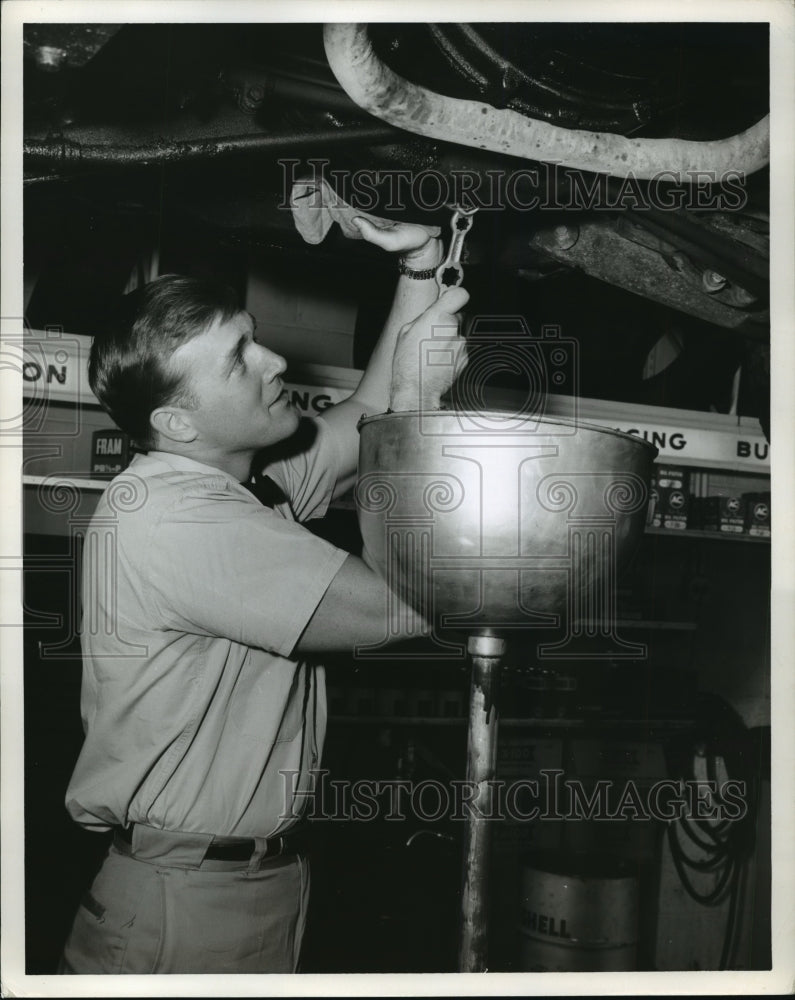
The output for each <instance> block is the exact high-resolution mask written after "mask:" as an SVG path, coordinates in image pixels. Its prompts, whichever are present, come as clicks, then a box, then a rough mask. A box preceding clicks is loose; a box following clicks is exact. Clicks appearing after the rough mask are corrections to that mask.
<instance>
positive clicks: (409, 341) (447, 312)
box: [389, 286, 469, 411]
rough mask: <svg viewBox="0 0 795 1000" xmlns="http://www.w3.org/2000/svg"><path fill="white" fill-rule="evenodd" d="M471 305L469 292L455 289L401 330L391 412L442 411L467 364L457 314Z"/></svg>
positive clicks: (393, 379) (397, 348)
mask: <svg viewBox="0 0 795 1000" xmlns="http://www.w3.org/2000/svg"><path fill="white" fill-rule="evenodd" d="M468 301H469V293H468V292H467V291H466V289H464V288H461V287H460V286H459V287H458V288H451V289H449V290H448V291H446V292H445V293H444V295H442V296H441V297H440V298H439V299H438V300H437V301H436V302H434V303H433V304H432V305H430V306H429V307H428V308H427V309H426V310H425V312H423V313H421V314H420V315H419V316H418V317H417V318H416V319H415V320H414V322H413V323H410V324H407V325H406V326H404V327H402V328H401V330H400V333H399V334H398V339H397V344H396V345H395V354H394V358H393V361H392V387H391V392H390V400H389V408H390V409H391V410H393V411H405V410H438V409H439V406H440V399H441V397H442V395H443V394H444V393H445V392H447V390H448V389H449V388H450V386H451V385H452V384H453V382H454V381H455V379H456V377H457V376H458V374H459V372H460V371H461V369H462V368H463V367H464V365H465V364H466V341H465V340H464V338H463V337H460V336H459V335H458V327H459V317H458V316H457V315H456V314H457V313H458V311H459V310H460V309H462V308H463V307H464V306H465V305H466V304H467V302H468ZM431 340H432V341H433V343H429V341H431ZM429 355H430V356H429ZM429 362H430V363H429Z"/></svg>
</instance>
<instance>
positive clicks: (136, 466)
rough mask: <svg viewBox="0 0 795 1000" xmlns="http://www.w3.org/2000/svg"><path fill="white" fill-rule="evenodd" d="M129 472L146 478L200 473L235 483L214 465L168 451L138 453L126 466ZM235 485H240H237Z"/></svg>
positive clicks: (233, 479) (232, 478) (227, 474)
mask: <svg viewBox="0 0 795 1000" xmlns="http://www.w3.org/2000/svg"><path fill="white" fill-rule="evenodd" d="M127 468H128V469H129V470H130V472H134V473H135V474H136V475H138V476H142V477H144V478H146V477H147V476H158V475H163V473H166V472H202V473H205V474H208V475H213V476H223V477H224V478H225V479H226V480H227V481H228V482H230V483H237V480H236V479H235V478H234V476H230V475H229V473H228V472H224V470H223V469H219V468H218V467H217V466H214V465H205V464H204V463H203V462H197V461H196V460H195V459H193V458H188V457H187V456H186V455H175V454H174V453H173V452H170V451H149V452H146V453H145V454H144V453H142V452H138V453H137V454H136V455H134V456H133V460H132V461H131V462H130V464H129V465H128V466H127ZM237 485H241V484H240V483H237Z"/></svg>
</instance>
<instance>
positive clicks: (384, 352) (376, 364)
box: [354, 239, 442, 413]
mask: <svg viewBox="0 0 795 1000" xmlns="http://www.w3.org/2000/svg"><path fill="white" fill-rule="evenodd" d="M405 258H406V262H407V264H408V266H409V267H411V268H412V270H417V271H422V270H425V269H427V268H435V267H437V266H438V265H439V264H440V263H441V261H442V243H441V240H439V239H431V240H429V242H428V243H427V244H426V245H425V246H424V247H423V248H422V249H421V250H417V251H413V252H412V253H411V254H406V255H405ZM438 291H439V289H438V286H437V284H436V282H435V280H434V279H433V278H426V279H417V278H409V277H407V276H405V275H401V276H400V278H399V279H398V283H397V288H396V289H395V297H394V299H393V300H392V308H391V309H390V311H389V315H388V316H387V319H386V322H385V323H384V328H383V331H382V332H381V336H380V337H379V339H378V342H377V344H376V346H375V348H374V350H373V353H372V355H371V356H370V361H369V362H368V364H367V368H366V370H365V373H364V375H363V376H362V379H361V382H360V383H359V386H358V388H357V389H356V392H355V394H354V395H355V396H356V399H357V402H358V403H359V404H360V405H361V406H362V407H363V408H365V409H366V410H367V411H368V412H369V413H384V412H385V411H386V410H387V408H388V406H389V396H390V388H391V385H392V359H393V357H394V353H395V343H396V341H397V337H398V334H399V333H400V331H401V329H402V328H403V327H404V326H405V325H406V324H407V323H411V322H413V321H414V320H415V319H416V318H417V317H418V316H419V315H420V314H421V313H422V312H424V311H425V310H426V309H427V308H428V306H429V305H431V304H432V303H433V302H434V301H435V300H436V297H437V294H438Z"/></svg>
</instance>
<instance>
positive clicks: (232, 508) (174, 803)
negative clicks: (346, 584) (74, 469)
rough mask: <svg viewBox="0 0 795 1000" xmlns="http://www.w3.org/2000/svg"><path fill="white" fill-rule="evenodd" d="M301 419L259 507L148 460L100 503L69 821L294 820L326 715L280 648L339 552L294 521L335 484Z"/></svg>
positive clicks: (316, 678)
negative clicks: (300, 430)
mask: <svg viewBox="0 0 795 1000" xmlns="http://www.w3.org/2000/svg"><path fill="white" fill-rule="evenodd" d="M315 423H316V427H317V435H316V439H315V441H314V442H313V444H312V445H311V446H310V447H309V448H308V449H307V450H306V451H303V452H301V453H300V454H298V455H295V456H293V457H291V458H286V459H283V460H280V461H279V462H277V463H275V464H273V465H271V466H269V467H267V469H266V471H267V473H268V475H270V476H271V478H272V479H274V480H275V482H276V483H277V485H279V486H280V487H281V489H282V490H283V491H284V493H285V494H286V496H287V498H288V502H285V503H283V504H277V505H276V506H275V507H274V508H273V509H271V508H269V507H264V506H262V505H261V504H260V502H259V501H258V500H257V499H256V498H255V497H254V496H252V495H251V493H250V492H249V491H248V490H247V489H245V487H243V486H242V485H241V484H240V483H238V482H236V481H235V480H234V479H233V478H232V477H230V476H229V475H227V474H226V473H224V472H222V471H221V470H219V469H214V468H211V467H209V466H204V465H201V464H199V463H197V462H194V461H192V460H190V459H186V458H183V457H181V456H176V455H171V454H166V453H163V452H150V453H149V454H147V455H138V456H136V457H135V459H134V460H133V462H132V463H131V464H130V466H129V467H128V469H127V470H126V471H125V472H124V473H122V474H121V475H120V476H117V477H116V479H115V480H114V481H113V482H112V483H111V485H110V487H109V488H108V490H106V491H105V493H104V494H103V497H102V499H101V500H100V503H99V505H98V507H97V510H96V513H95V515H94V517H93V519H92V522H91V525H90V527H89V529H88V531H87V533H86V538H85V543H84V550H83V551H84V555H83V631H82V645H83V686H82V693H81V712H82V717H83V725H84V729H85V733H86V738H85V743H84V746H83V749H82V752H81V754H80V757H79V759H78V762H77V765H76V767H75V771H74V773H73V776H72V779H71V782H70V784H69V788H68V791H67V808H68V809H69V811H70V813H71V815H72V817H73V818H74V819H75V820H76V821H77V822H79V823H81V824H83V825H85V826H87V827H93V828H95V829H106V828H108V827H110V826H113V825H117V824H126V823H127V822H130V821H132V822H138V823H146V824H149V825H151V826H155V827H158V828H162V829H167V830H178V831H187V832H192V833H211V834H215V835H225V836H239V837H269V836H273V835H275V834H278V833H279V832H282V831H283V830H285V829H287V828H288V827H289V826H291V825H292V824H293V822H294V816H295V814H296V813H298V812H300V805H299V803H300V801H301V799H302V798H303V796H302V795H301V793H302V792H303V791H304V790H305V789H306V788H307V787H309V785H308V783H309V782H310V780H311V779H310V776H309V775H308V773H307V772H308V770H309V769H310V768H312V767H313V766H315V765H316V764H317V763H318V761H319V758H320V754H321V751H322V745H323V740H324V736H325V725H326V710H325V685H324V677H323V670H322V668H321V667H318V666H311V665H309V664H306V663H302V662H296V661H295V660H293V659H291V654H292V651H293V648H294V646H295V644H296V642H297V640H298V639H299V637H300V635H301V633H302V632H303V630H304V628H305V627H306V624H307V622H308V621H309V619H310V618H311V617H312V614H313V613H314V611H315V609H316V608H317V605H318V603H319V602H320V600H321V598H322V597H323V594H324V593H325V591H326V589H327V588H328V585H329V583H330V582H331V580H332V579H333V577H334V575H335V574H336V573H337V571H338V570H339V568H340V566H341V565H342V563H343V562H344V560H345V558H346V556H347V553H346V552H344V551H343V550H341V549H338V548H336V547H334V546H333V545H331V544H329V543H328V542H326V541H324V540H322V539H320V538H317V537H316V536H315V535H313V534H312V533H311V532H310V531H308V530H307V529H306V528H304V527H303V526H302V525H301V524H299V523H298V521H297V519H299V518H300V519H302V520H304V519H306V518H308V517H312V516H319V515H321V514H322V513H324V512H325V509H326V506H327V504H328V500H329V499H330V496H331V491H332V489H333V486H334V483H335V481H336V478H337V455H336V450H335V446H334V443H333V440H332V435H331V434H330V432H328V430H327V428H326V427H325V424H324V423H323V421H322V419H321V420H317V421H316V422H315Z"/></svg>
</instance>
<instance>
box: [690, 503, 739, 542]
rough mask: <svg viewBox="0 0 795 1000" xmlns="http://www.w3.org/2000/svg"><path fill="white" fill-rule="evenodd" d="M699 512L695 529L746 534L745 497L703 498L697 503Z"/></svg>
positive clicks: (694, 525)
mask: <svg viewBox="0 0 795 1000" xmlns="http://www.w3.org/2000/svg"><path fill="white" fill-rule="evenodd" d="M697 510H698V514H697V518H696V519H695V521H694V524H693V527H696V528H700V529H701V530H703V531H721V532H724V533H725V534H731V535H742V534H744V533H745V530H746V529H745V510H746V503H745V500H744V499H743V497H740V496H735V497H701V498H700V499H699V500H698V501H697Z"/></svg>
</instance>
